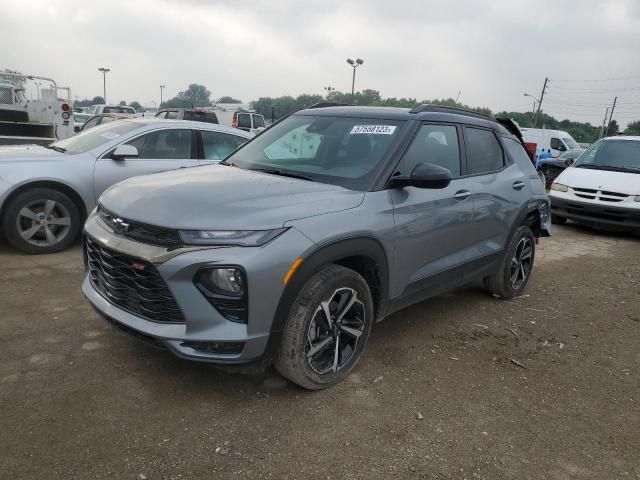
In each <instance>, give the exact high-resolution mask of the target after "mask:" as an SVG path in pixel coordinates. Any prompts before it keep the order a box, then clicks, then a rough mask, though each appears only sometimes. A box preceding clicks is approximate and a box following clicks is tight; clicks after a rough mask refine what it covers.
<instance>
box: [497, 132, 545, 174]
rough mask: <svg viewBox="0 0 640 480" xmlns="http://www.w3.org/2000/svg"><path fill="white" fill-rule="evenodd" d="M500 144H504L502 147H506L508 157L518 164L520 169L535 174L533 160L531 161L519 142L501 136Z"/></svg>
mask: <svg viewBox="0 0 640 480" xmlns="http://www.w3.org/2000/svg"><path fill="white" fill-rule="evenodd" d="M502 144H503V145H504V148H506V150H507V153H508V154H509V158H511V160H513V162H514V163H515V164H516V165H518V167H519V168H520V170H522V171H523V172H524V173H526V174H529V175H531V174H533V175H537V173H536V169H535V168H534V166H533V162H531V159H530V158H529V155H527V152H526V151H525V150H524V147H523V146H522V145H521V144H520V142H517V141H515V140H513V139H512V138H508V137H502Z"/></svg>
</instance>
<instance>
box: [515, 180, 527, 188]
mask: <svg viewBox="0 0 640 480" xmlns="http://www.w3.org/2000/svg"><path fill="white" fill-rule="evenodd" d="M524 187H525V183H524V182H521V181H520V180H518V181H517V182H513V189H514V190H522V189H523V188H524Z"/></svg>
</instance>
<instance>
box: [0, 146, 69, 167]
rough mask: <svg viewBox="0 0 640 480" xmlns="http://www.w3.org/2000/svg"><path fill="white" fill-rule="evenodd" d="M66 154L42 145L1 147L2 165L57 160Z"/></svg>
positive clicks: (0, 160)
mask: <svg viewBox="0 0 640 480" xmlns="http://www.w3.org/2000/svg"><path fill="white" fill-rule="evenodd" d="M64 156H65V154H64V153H61V152H56V151H55V150H52V149H50V148H44V147H41V146H40V145H12V146H6V147H0V163H5V162H16V161H39V160H57V159H59V158H60V157H64Z"/></svg>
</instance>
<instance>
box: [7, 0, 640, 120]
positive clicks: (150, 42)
mask: <svg viewBox="0 0 640 480" xmlns="http://www.w3.org/2000/svg"><path fill="white" fill-rule="evenodd" d="M0 10H1V12H2V14H1V15H0V32H1V34H0V37H1V38H2V40H3V48H2V49H0V68H9V69H13V70H18V71H21V72H22V73H26V74H38V75H44V76H50V77H52V78H54V79H55V80H56V81H57V82H58V84H59V85H65V86H70V87H71V90H72V95H73V97H78V98H80V99H82V98H84V97H93V96H94V95H101V94H102V75H101V74H100V73H99V72H98V70H97V69H98V67H101V66H104V67H108V68H110V69H111V72H109V73H108V74H107V97H108V100H109V101H120V100H127V101H132V100H138V101H140V102H141V103H142V104H147V105H152V104H153V103H152V102H153V101H155V102H158V101H159V96H160V89H159V85H160V84H164V85H166V90H165V98H167V97H169V96H173V95H175V94H176V93H177V92H178V91H180V90H184V89H185V88H186V86H187V84H188V83H190V82H197V83H202V84H204V85H206V86H207V87H208V88H209V89H210V90H211V92H212V98H217V97H220V96H222V95H231V96H234V97H236V98H240V99H242V100H243V101H245V102H248V101H250V100H253V99H257V98H258V97H260V96H279V95H293V96H296V95H298V94H300V93H324V90H323V87H324V86H328V85H329V86H332V87H335V88H337V89H338V90H343V91H348V90H350V88H351V70H350V67H349V66H348V65H347V64H346V62H345V60H346V58H348V57H354V58H355V57H361V58H363V59H364V65H363V66H362V67H360V68H359V69H358V72H357V78H356V89H361V88H373V89H376V90H379V91H380V93H381V94H382V96H383V97H393V96H396V97H402V96H410V97H417V98H418V99H422V98H442V97H454V98H455V97H456V96H457V95H458V91H459V90H460V91H461V94H460V101H462V102H464V103H466V104H469V105H472V106H487V107H490V108H491V109H493V110H502V109H507V110H519V111H524V110H527V109H530V108H531V107H532V104H531V99H530V98H526V97H524V96H523V93H524V92H529V93H531V94H533V95H535V96H539V94H540V90H541V88H542V84H543V81H544V77H545V76H548V77H549V78H550V82H551V83H550V89H549V91H548V96H547V97H546V99H545V102H544V107H545V108H544V109H545V111H547V112H548V113H550V114H552V115H554V116H557V117H561V118H571V119H579V120H588V121H591V122H592V123H594V124H599V123H601V122H602V118H603V116H604V111H605V108H606V105H607V104H609V103H611V102H612V101H613V97H614V96H615V95H618V97H619V99H618V106H617V107H616V115H615V118H617V119H618V121H619V122H620V123H622V124H626V123H627V122H628V121H629V120H630V119H640V54H639V52H640V0H601V1H592V0H580V1H578V0H574V1H569V0H522V1H519V0H483V1H477V0H447V1H443V0H437V1H428V0H395V1H385V0H361V1H349V0H305V1H295V0H268V1H258V0H243V1H222V0H182V1H178V0H135V1H124V0H109V1H96V0H82V1H78V0H56V1H51V0H2V6H1V7H0ZM610 79H613V80H610ZM547 100H548V101H547Z"/></svg>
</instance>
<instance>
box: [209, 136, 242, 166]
mask: <svg viewBox="0 0 640 480" xmlns="http://www.w3.org/2000/svg"><path fill="white" fill-rule="evenodd" d="M198 134H199V135H200V141H199V145H200V146H201V153H200V155H199V157H200V164H207V163H218V162H219V161H220V160H224V159H225V158H227V157H228V156H229V155H230V154H231V153H232V152H233V151H234V150H235V149H236V148H238V147H239V146H240V145H242V144H243V143H245V142H246V141H247V140H248V138H244V137H241V136H239V135H231V134H229V133H223V132H214V131H210V130H199V131H198Z"/></svg>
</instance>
